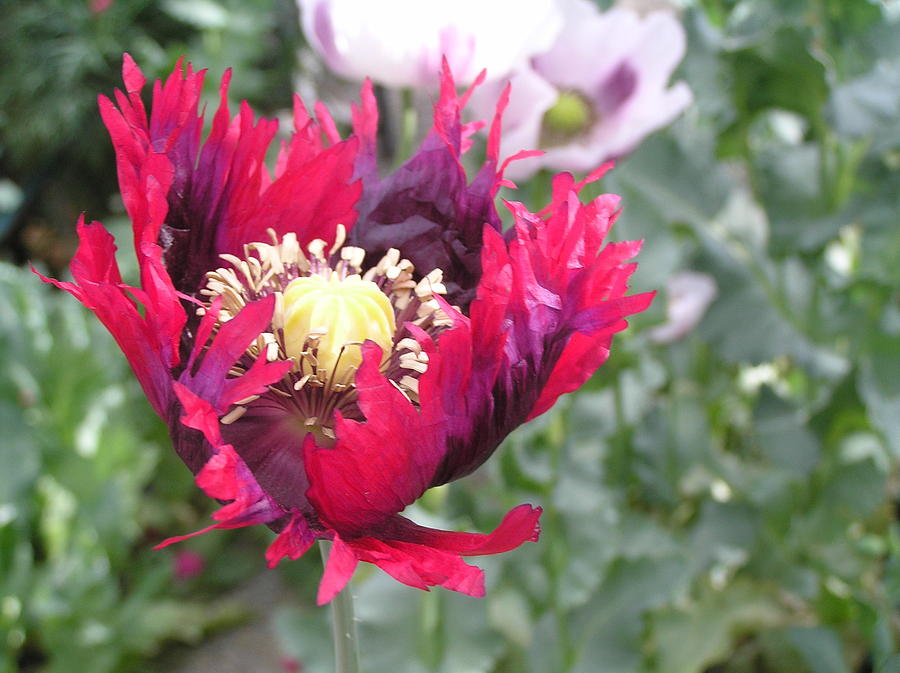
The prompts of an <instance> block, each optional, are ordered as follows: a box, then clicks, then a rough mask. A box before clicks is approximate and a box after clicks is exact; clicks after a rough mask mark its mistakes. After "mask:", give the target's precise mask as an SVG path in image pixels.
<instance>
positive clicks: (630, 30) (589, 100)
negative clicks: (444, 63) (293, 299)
mask: <svg viewBox="0 0 900 673" xmlns="http://www.w3.org/2000/svg"><path fill="white" fill-rule="evenodd" d="M560 9H561V11H562V13H563V15H564V22H563V27H562V30H561V31H560V32H559V34H558V35H557V38H556V40H555V41H554V43H553V44H552V45H551V46H550V47H549V49H545V50H541V52H540V53H538V54H536V55H535V56H534V57H533V58H531V59H530V60H529V61H527V62H523V63H522V64H520V66H519V67H518V68H517V69H516V70H515V71H514V72H513V73H512V75H510V76H509V77H506V78H502V79H499V80H497V81H496V82H492V83H491V84H490V85H489V86H486V87H484V88H483V89H482V90H481V91H480V92H479V94H476V96H475V98H474V99H473V101H472V103H473V107H474V109H475V113H476V114H479V113H482V112H484V111H486V110H490V109H492V108H493V105H494V100H495V99H496V97H497V94H498V93H499V92H500V91H501V89H502V88H503V87H504V86H505V85H506V84H507V83H508V82H509V83H512V97H511V98H510V104H509V109H508V110H507V114H506V117H505V127H506V132H505V134H504V137H503V142H502V143H501V152H500V153H501V156H506V155H508V154H511V153H513V152H517V151H519V150H521V149H529V148H540V149H542V150H545V151H544V153H543V154H542V155H540V156H536V157H530V158H528V159H526V160H524V161H521V162H518V163H516V164H514V165H513V166H511V169H510V173H509V176H510V177H512V178H513V179H524V178H527V177H528V176H530V175H532V174H533V173H535V172H536V171H537V170H539V169H540V168H543V167H546V168H550V169H554V170H567V171H585V172H586V171H590V170H592V169H593V168H594V167H595V166H596V165H597V164H599V163H600V162H602V161H607V160H610V159H616V158H619V157H622V156H624V155H625V154H628V153H629V152H631V151H632V150H633V149H634V148H635V147H636V146H637V145H638V144H639V143H640V142H641V140H643V138H644V137H645V136H647V135H648V134H650V133H652V132H653V131H656V130H657V129H660V128H662V127H663V126H666V125H667V124H669V123H671V122H672V121H673V120H674V119H675V118H676V117H677V116H678V115H680V114H681V113H682V111H683V110H684V109H685V108H686V107H687V106H688V105H690V103H691V100H692V98H693V97H692V94H691V90H690V89H689V88H688V86H687V84H685V83H684V82H677V83H675V84H674V85H672V86H671V87H670V86H669V85H668V81H669V77H670V76H671V74H672V72H673V71H674V70H675V68H676V67H677V66H678V63H679V62H680V61H681V59H682V58H683V57H684V52H685V46H686V38H685V33H684V28H682V26H681V24H680V23H679V21H678V19H677V17H676V16H675V15H674V14H673V13H672V12H668V11H657V12H651V13H650V14H648V15H646V16H640V15H639V14H638V13H637V12H634V11H633V10H630V9H624V8H620V7H614V8H612V9H609V10H607V11H605V12H601V11H600V10H599V9H598V8H597V6H596V4H595V3H593V2H589V1H588V0H561V2H560Z"/></svg>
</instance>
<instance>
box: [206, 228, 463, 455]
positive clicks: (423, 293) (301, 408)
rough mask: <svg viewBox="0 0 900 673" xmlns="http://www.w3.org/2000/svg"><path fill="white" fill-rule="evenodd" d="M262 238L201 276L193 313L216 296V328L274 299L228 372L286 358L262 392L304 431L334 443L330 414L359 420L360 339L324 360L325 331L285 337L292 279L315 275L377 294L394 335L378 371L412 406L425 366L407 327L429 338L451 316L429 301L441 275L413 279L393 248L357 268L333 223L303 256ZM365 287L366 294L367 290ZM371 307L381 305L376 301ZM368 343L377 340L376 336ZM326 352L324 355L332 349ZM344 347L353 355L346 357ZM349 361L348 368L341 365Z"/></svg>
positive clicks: (289, 245) (290, 238)
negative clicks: (263, 325) (282, 371)
mask: <svg viewBox="0 0 900 673" xmlns="http://www.w3.org/2000/svg"><path fill="white" fill-rule="evenodd" d="M268 234H269V237H270V242H269V243H263V242H254V243H249V244H247V245H245V246H244V255H243V257H238V256H236V255H229V254H223V255H221V258H222V259H223V260H224V261H225V262H226V263H227V265H226V266H222V267H220V268H218V269H216V270H215V271H210V272H208V273H207V274H206V285H205V287H203V288H202V289H201V290H200V295H201V297H202V298H203V299H204V300H205V304H206V308H200V309H198V311H197V312H198V314H200V315H202V314H204V313H205V312H206V310H207V308H208V307H209V305H210V304H211V303H212V301H213V300H214V299H215V298H217V297H218V298H221V306H220V309H219V313H218V316H217V326H218V325H221V324H223V323H225V322H227V321H228V320H231V319H232V318H234V317H235V316H236V315H237V314H238V313H239V312H240V311H241V309H243V308H244V306H246V305H247V304H248V303H250V302H253V301H257V300H260V299H262V298H264V297H267V296H269V295H275V309H274V312H273V315H272V323H271V326H270V329H269V330H268V331H265V332H263V333H261V334H260V335H259V336H258V337H257V338H256V339H255V340H254V342H253V343H252V344H251V345H250V346H249V348H248V349H247V351H246V353H245V354H244V356H243V357H242V358H241V359H240V360H239V362H238V363H236V364H235V365H234V366H233V367H232V369H231V371H230V375H231V376H240V375H242V374H243V373H244V372H245V371H246V370H247V369H248V368H249V367H250V365H251V364H252V363H253V362H254V361H255V360H256V359H257V358H258V357H260V356H261V355H262V356H264V357H265V358H266V359H267V360H268V361H270V362H274V361H277V360H289V361H291V362H292V367H291V369H290V371H289V372H288V373H287V374H286V375H285V376H284V377H283V378H282V379H281V380H280V381H278V382H276V383H274V384H272V385H270V386H269V392H268V393H266V395H273V396H275V397H276V398H277V399H278V400H279V401H280V402H281V403H282V404H283V405H284V406H285V407H286V408H289V409H290V410H291V411H292V412H293V413H294V414H295V415H296V417H297V418H298V420H299V422H300V423H302V425H303V426H304V427H305V428H306V429H307V430H308V431H310V432H315V433H317V434H319V435H321V436H323V437H325V438H333V437H334V430H333V423H334V412H335V411H340V412H341V413H342V414H343V415H344V416H346V417H349V418H357V419H361V414H360V412H359V409H358V407H357V404H356V401H357V395H356V386H355V374H356V369H357V365H356V364H355V363H358V362H359V358H358V355H356V354H358V352H359V347H360V345H361V342H360V341H349V342H346V343H344V344H343V345H341V346H339V352H338V353H337V356H336V358H335V357H334V356H333V354H332V355H329V356H328V357H326V356H325V351H324V350H323V351H322V353H320V345H322V344H324V343H325V341H327V328H326V327H321V328H319V327H316V326H312V325H310V327H311V329H310V331H309V332H308V333H307V334H305V335H302V336H300V337H299V338H298V337H297V335H296V334H295V333H293V334H292V333H290V328H289V330H288V332H289V334H288V335H287V337H288V338H286V330H285V326H286V315H287V311H286V303H285V293H286V291H287V290H288V286H289V285H290V284H291V283H292V282H293V281H294V280H296V279H298V278H304V277H313V276H318V277H320V278H321V279H322V280H323V281H326V282H330V283H332V284H334V283H338V284H339V283H341V282H350V283H351V284H352V283H357V284H360V286H362V284H364V283H371V284H373V285H374V287H377V288H378V290H380V291H381V292H382V293H384V296H385V297H386V298H387V300H388V301H389V303H390V307H391V309H392V310H393V314H394V315H393V318H394V321H393V325H391V328H392V329H393V330H394V331H393V334H391V335H389V337H388V338H387V339H385V338H381V339H380V344H379V345H382V347H383V348H384V346H387V345H388V344H390V348H384V350H385V353H384V357H383V359H382V363H381V371H382V373H383V374H384V375H385V376H386V378H387V379H388V380H389V381H391V383H392V384H393V385H394V386H395V387H396V388H397V389H399V390H400V391H401V392H402V393H403V394H404V395H405V396H406V397H407V399H409V400H410V401H411V402H412V403H413V404H418V399H419V398H418V379H419V377H420V376H421V375H422V374H423V373H424V372H425V371H426V370H427V369H428V354H427V353H425V352H424V351H423V350H422V348H421V346H420V345H419V343H418V342H417V341H416V340H415V339H414V338H412V334H411V333H410V332H409V330H408V329H407V327H406V325H407V323H412V324H415V325H417V326H419V327H420V328H422V329H423V330H424V331H425V332H426V333H428V334H430V335H431V336H432V337H434V336H437V334H439V333H440V332H441V331H443V330H444V329H446V328H447V327H449V326H450V325H451V323H452V321H451V319H450V317H449V316H448V315H447V314H446V313H445V312H444V311H443V310H442V309H441V307H440V305H439V303H438V302H437V301H436V300H435V299H434V296H435V295H438V294H444V293H446V288H445V287H444V285H443V283H442V278H443V273H442V271H441V270H440V269H434V270H433V271H431V272H430V273H428V274H427V275H425V276H424V277H422V278H420V279H419V280H415V278H414V273H415V267H414V266H413V264H412V263H411V262H410V261H409V260H407V259H401V257H400V253H399V252H398V251H397V250H395V249H391V250H388V251H387V253H386V254H385V255H384V256H383V257H382V258H381V259H380V260H379V261H378V263H377V264H375V265H374V266H371V267H369V268H367V269H365V270H363V262H364V260H365V250H363V249H362V248H358V247H354V246H346V245H344V242H345V240H346V230H345V228H344V227H343V226H342V225H338V231H337V236H336V240H335V243H334V245H332V246H330V247H329V246H328V244H327V243H326V242H325V241H323V240H321V239H315V240H313V241H312V242H311V243H310V244H309V245H308V246H307V254H304V252H303V251H302V250H301V248H300V245H299V244H298V242H297V237H296V235H295V234H293V233H289V234H286V235H284V236H283V237H282V238H281V239H280V240H279V239H278V237H277V235H276V233H275V232H274V231H273V230H271V229H270V230H268ZM367 287H368V288H369V289H368V290H367V291H369V292H371V291H372V288H371V286H367ZM378 302H379V305H380V303H381V300H378ZM287 308H291V307H290V306H288V307H287ZM289 327H290V326H289ZM366 338H369V337H368V336H367V337H366ZM373 338H374V337H373ZM374 340H375V341H376V342H379V339H378V338H374ZM289 342H290V343H289ZM301 344H302V345H301ZM322 347H323V349H324V348H325V347H324V346H322ZM329 348H330V349H331V350H329V353H331V352H332V351H333V347H332V346H329ZM350 349H353V350H354V352H355V354H354V355H353V356H351V354H350ZM342 358H343V359H345V363H344V364H343V365H341V360H342ZM320 359H322V360H325V361H327V363H330V364H329V366H323V365H324V364H326V363H325V362H320ZM350 360H353V361H354V362H355V363H354V364H347V362H349V361H350ZM258 398H259V396H258V395H257V396H253V397H250V398H247V399H245V400H240V401H239V402H238V403H236V404H235V405H234V406H233V407H232V408H231V409H230V410H229V411H228V412H227V413H226V414H224V415H223V416H222V419H221V421H222V423H224V424H230V423H233V422H235V421H237V420H238V419H239V418H240V417H241V416H243V415H244V413H245V412H246V411H247V408H248V406H249V405H251V404H252V403H253V402H255V401H256V400H257V399H258Z"/></svg>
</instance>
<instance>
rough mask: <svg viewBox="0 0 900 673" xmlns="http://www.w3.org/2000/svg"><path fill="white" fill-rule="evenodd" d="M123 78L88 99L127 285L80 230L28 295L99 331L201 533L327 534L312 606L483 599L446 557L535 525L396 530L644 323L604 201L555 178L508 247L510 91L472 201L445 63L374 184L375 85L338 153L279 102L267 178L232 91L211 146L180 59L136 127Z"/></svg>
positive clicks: (612, 212) (272, 553) (275, 557)
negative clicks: (114, 350)
mask: <svg viewBox="0 0 900 673" xmlns="http://www.w3.org/2000/svg"><path fill="white" fill-rule="evenodd" d="M123 74H124V81H125V91H124V92H122V91H117V92H116V94H115V102H113V101H112V100H110V99H108V98H105V97H101V98H100V100H99V102H100V112H101V115H102V117H103V120H104V122H105V124H106V126H107V128H108V130H109V133H110V136H111V138H112V142H113V145H114V147H115V151H116V161H117V167H118V175H119V182H120V187H121V191H122V197H123V200H124V203H125V207H126V209H127V212H128V215H129V217H130V219H131V221H132V224H133V232H134V247H135V254H136V255H137V259H138V263H139V268H140V287H131V286H129V285H126V284H125V283H124V282H123V280H122V278H121V276H120V273H119V269H118V266H117V263H116V259H115V250H116V248H115V245H114V241H113V238H112V236H111V235H110V234H109V233H108V232H107V231H106V229H104V227H103V225H102V224H100V223H98V222H93V223H90V224H87V223H85V221H84V219H83V218H82V219H81V221H79V222H78V225H77V230H78V236H79V238H80V244H79V247H78V250H77V252H76V254H75V257H74V259H73V260H72V264H71V272H72V276H73V279H74V281H73V282H63V281H56V280H50V279H45V280H48V281H49V282H52V283H54V284H55V285H57V286H58V287H61V288H63V289H65V290H67V291H68V292H70V293H71V294H73V295H74V296H75V297H76V298H78V299H79V300H80V301H81V302H83V303H84V304H85V306H87V307H88V308H90V309H91V310H93V311H94V313H95V314H96V315H97V317H98V318H99V319H100V320H101V321H102V322H103V324H104V325H105V326H106V327H107V328H108V329H109V331H110V332H111V333H112V335H113V337H114V338H115V340H116V341H117V343H118V345H119V346H120V347H121V349H122V351H123V352H124V354H125V356H126V358H127V359H128V361H129V363H130V364H131V366H132V368H133V370H134V372H135V374H136V376H137V378H138V380H139V381H140V384H141V385H142V387H143V389H144V391H145V392H146V394H147V398H148V399H149V401H150V404H151V405H152V407H153V409H154V410H155V411H156V413H158V414H159V415H160V416H161V417H162V418H163V420H164V421H165V422H166V424H167V425H168V428H169V431H170V434H171V437H172V441H173V444H174V447H175V450H176V451H177V452H178V454H179V456H180V457H181V458H182V459H183V460H184V462H185V463H186V464H187V466H188V467H189V468H190V469H191V470H192V471H193V472H194V474H195V475H196V477H195V479H196V483H197V484H198V485H199V487H200V488H201V489H203V491H205V493H206V494H208V495H209V496H210V497H211V498H215V499H216V500H218V501H219V502H220V503H223V504H222V506H221V508H220V509H218V510H217V511H216V512H215V513H214V514H213V520H214V523H213V524H212V525H211V526H210V527H209V528H207V529H205V530H210V529H216V528H237V527H241V526H249V525H254V524H266V525H268V526H270V527H271V528H272V529H274V530H275V531H276V532H277V533H278V535H277V537H276V538H275V539H274V541H273V542H272V543H271V545H270V547H269V548H268V550H267V552H266V557H267V559H268V562H269V564H270V565H271V566H274V565H276V564H277V563H278V562H279V561H280V560H281V559H283V558H286V557H287V558H292V559H295V558H298V557H300V556H301V555H302V554H303V553H304V552H305V551H306V550H307V549H308V548H309V547H310V546H311V545H312V543H313V542H314V541H315V540H317V539H327V540H330V541H331V542H332V547H331V553H330V555H329V558H328V562H327V564H326V567H325V571H324V575H323V578H322V581H321V583H320V587H319V594H318V600H319V602H320V603H323V602H327V601H329V600H330V599H331V598H333V597H334V596H335V595H336V594H337V593H338V592H339V591H340V590H341V589H342V587H343V586H344V585H345V584H346V583H347V581H348V580H349V579H350V576H351V575H352V573H353V570H354V568H355V567H356V565H357V564H358V562H359V561H367V562H369V563H373V564H375V565H377V566H378V567H380V568H382V569H383V570H384V571H386V572H387V573H389V574H390V575H392V576H393V577H395V578H396V579H397V580H399V581H401V582H404V583H406V584H409V585H411V586H414V587H419V588H422V589H427V588H428V587H430V586H434V585H440V586H443V587H446V588H448V589H453V590H456V591H460V592H463V593H466V594H470V595H474V596H481V595H483V594H484V577H483V572H482V571H481V570H480V569H478V568H476V567H474V566H471V565H468V564H467V563H465V562H464V561H463V560H462V557H463V556H473V555H481V554H496V553H500V552H505V551H508V550H511V549H513V548H515V547H517V546H518V545H520V544H521V543H523V542H525V541H529V540H536V539H537V537H538V531H539V529H538V518H539V516H540V509H539V508H535V507H531V506H530V505H521V506H519V507H516V508H515V509H513V510H512V511H510V512H509V513H508V514H507V515H506V517H505V518H504V519H503V521H502V522H501V523H500V524H499V526H498V527H497V528H496V530H494V531H493V532H492V533H489V534H476V533H462V532H451V531H442V530H435V529H431V528H426V527H423V526H420V525H418V524H416V523H414V522H413V521H411V520H409V519H408V518H406V517H404V516H403V515H402V514H401V513H402V512H403V510H404V509H405V508H406V507H407V506H408V505H410V504H412V503H413V502H414V501H415V500H416V499H417V498H418V497H419V496H420V495H422V493H423V492H424V491H425V490H426V489H428V488H430V487H432V486H437V485H440V484H444V483H446V482H449V481H452V480H454V479H458V478H460V477H462V476H464V475H467V474H469V473H470V472H472V471H473V470H474V469H476V468H477V467H478V466H479V465H481V464H482V463H483V462H484V461H485V460H486V459H487V458H488V457H489V456H490V455H491V453H492V452H493V451H494V450H495V449H496V448H497V446H498V445H499V444H500V442H501V441H502V440H503V438H504V437H506V435H507V434H508V433H509V432H510V431H512V430H513V429H514V428H515V427H516V426H518V425H519V424H521V423H523V422H525V421H527V420H529V419H531V418H533V417H535V416H537V415H538V414H541V413H542V412H544V411H546V410H547V409H548V408H549V407H550V406H551V405H552V404H553V403H554V401H555V400H556V399H557V397H559V396H560V395H561V394H563V393H567V392H570V391H572V390H574V389H575V388H577V387H578V386H579V385H581V384H582V383H583V382H584V381H585V380H586V379H587V377H588V376H590V375H591V373H592V372H593V371H594V370H595V369H596V368H597V367H598V366H600V364H602V363H603V361H604V360H605V359H606V358H607V356H608V354H609V348H610V344H611V340H612V336H613V334H614V333H616V332H618V331H620V330H622V329H624V328H625V326H626V322H625V319H624V317H625V316H626V315H629V314H633V313H636V312H638V311H641V310H643V309H644V308H646V306H647V305H648V304H649V302H650V300H651V298H652V297H651V296H650V295H649V294H643V295H637V296H625V292H626V282H627V280H628V277H629V275H630V274H631V273H632V272H633V270H634V268H635V265H634V264H631V263H628V262H627V260H629V259H630V258H632V257H633V256H634V255H635V254H636V253H637V252H638V249H639V248H640V243H639V242H618V243H608V244H606V245H605V246H604V245H603V239H604V236H605V235H606V233H607V231H608V229H609V227H610V225H611V224H612V222H613V220H614V219H615V218H616V215H617V213H618V198H617V197H615V196H613V195H604V196H600V197H599V198H597V199H594V200H593V201H590V202H588V203H582V202H581V201H580V200H579V198H578V192H579V190H580V189H581V188H582V187H583V186H584V185H585V184H586V182H587V181H582V182H575V180H574V179H573V178H572V177H571V176H570V175H567V174H561V175H559V176H557V177H556V179H555V181H554V183H553V192H552V198H551V201H550V204H549V205H548V206H547V207H546V209H544V210H543V211H541V212H540V213H532V212H529V210H528V209H526V208H525V206H523V205H522V204H520V203H508V204H506V207H507V208H509V210H510V212H511V217H512V219H513V220H514V226H513V227H512V228H511V229H509V231H507V232H504V231H503V230H502V227H501V222H500V218H499V215H498V213H497V210H496V208H495V196H496V194H497V191H498V189H499V188H500V186H501V185H502V184H504V179H503V170H504V168H505V166H503V165H499V164H498V149H499V138H500V119H501V115H502V111H503V107H504V105H505V104H506V97H503V98H501V99H500V101H499V103H498V105H497V109H496V113H495V115H494V118H493V122H492V124H491V129H490V133H489V138H488V143H487V156H486V159H485V161H484V163H483V165H482V167H481V169H480V171H479V172H478V173H477V175H475V177H474V178H473V179H472V180H471V181H469V180H468V179H467V176H466V172H465V170H464V168H463V165H462V162H461V157H462V154H463V152H464V151H465V150H466V149H467V148H468V146H469V145H470V143H471V140H470V137H471V134H472V133H473V132H474V131H475V130H476V129H477V128H479V126H480V125H477V124H476V125H463V124H461V122H460V110H461V108H462V107H463V106H464V105H465V103H466V100H467V97H468V94H464V95H462V96H459V95H458V94H457V91H456V88H455V85H454V82H453V80H452V77H451V75H450V72H449V69H448V68H447V67H445V68H444V70H443V73H442V75H441V92H440V97H439V99H438V100H437V102H436V104H435V114H434V127H433V128H432V130H431V132H430V134H429V135H428V136H427V138H426V139H425V140H424V141H423V144H422V145H421V147H420V148H419V150H418V151H417V153H416V154H415V155H414V156H412V157H411V158H410V159H409V160H408V161H407V162H406V163H405V164H404V165H403V166H401V167H400V168H399V169H398V170H397V171H396V172H395V173H393V174H392V175H389V176H387V177H381V176H380V175H379V173H378V170H377V166H376V163H375V157H376V129H377V126H378V116H377V109H376V103H375V98H374V95H373V92H372V87H371V85H370V84H369V83H366V84H365V85H364V86H363V87H362V93H361V102H360V104H359V105H358V106H354V108H353V129H352V133H350V134H349V135H348V136H347V137H346V138H342V137H341V136H340V134H339V133H338V130H337V128H336V125H335V124H334V122H333V120H332V118H331V117H330V116H329V114H328V112H327V110H325V109H324V107H323V106H321V105H317V106H316V108H315V113H316V116H315V118H314V117H312V116H310V115H309V114H308V113H307V110H306V108H305V107H304V105H303V103H302V101H301V100H300V99H299V98H297V99H296V101H295V107H294V119H293V122H294V123H293V133H292V134H291V136H290V138H289V139H287V140H286V141H285V142H283V144H282V146H281V151H280V152H279V154H278V157H277V161H276V162H275V166H274V172H272V173H270V172H269V169H268V168H267V166H266V163H265V158H266V154H267V150H268V148H269V145H270V143H271V141H272V140H273V137H274V136H275V133H276V122H275V121H272V120H268V119H264V118H256V117H255V116H254V114H253V112H252V111H251V110H250V108H249V106H248V105H247V104H246V103H244V104H242V105H241V107H240V110H239V112H238V113H237V114H236V115H235V116H233V117H232V115H231V113H230V112H229V109H228V104H227V89H228V84H229V80H230V72H226V74H225V75H224V77H223V79H222V83H221V86H220V89H219V92H220V99H221V100H220V103H219V106H218V109H217V110H216V112H215V114H214V115H213V119H212V124H211V128H210V131H209V133H208V135H207V137H206V139H205V141H204V140H202V139H201V133H202V126H203V116H202V113H199V112H198V107H199V103H200V93H201V88H202V84H203V77H204V72H202V71H201V72H195V71H194V70H193V68H192V67H191V66H190V65H188V66H186V67H183V66H182V64H181V63H179V64H178V66H177V67H176V68H175V70H174V72H173V73H172V74H171V75H170V76H169V77H168V78H167V79H166V80H165V82H161V81H157V82H156V83H155V84H154V85H153V93H152V107H151V110H150V113H149V115H148V113H147V110H146V109H145V107H144V103H143V102H142V98H141V94H142V91H143V89H144V86H145V78H144V76H143V74H142V73H141V71H140V69H139V68H138V67H137V65H136V64H135V63H134V62H133V60H132V59H131V58H130V57H129V56H127V55H126V56H125V61H124V66H123ZM603 170H605V167H604V168H602V169H600V170H598V171H597V172H595V173H594V174H593V175H591V176H589V178H588V179H589V180H592V179H596V178H598V177H599V176H600V174H602V172H603ZM198 532H204V531H198ZM196 534H197V533H191V534H190V535H183V536H179V537H174V538H170V539H169V540H166V541H165V542H164V543H163V544H162V545H161V546H164V545H166V544H170V543H172V542H177V541H178V540H181V539H184V538H185V537H190V536H191V535H196Z"/></svg>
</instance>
